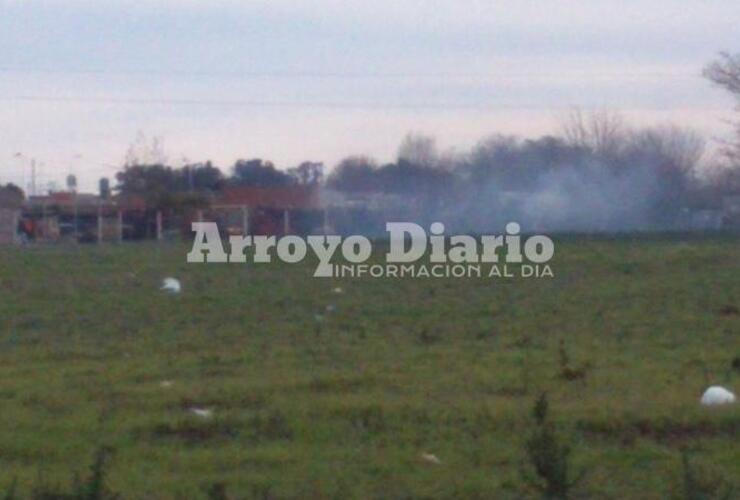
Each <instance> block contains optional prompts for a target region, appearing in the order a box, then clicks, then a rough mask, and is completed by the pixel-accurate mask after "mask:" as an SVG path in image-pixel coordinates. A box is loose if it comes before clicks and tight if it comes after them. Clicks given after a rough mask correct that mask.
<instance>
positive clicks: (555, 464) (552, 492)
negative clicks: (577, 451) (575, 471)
mask: <svg viewBox="0 0 740 500" xmlns="http://www.w3.org/2000/svg"><path fill="white" fill-rule="evenodd" d="M548 406H549V404H548V401H547V394H546V393H543V394H542V395H541V396H540V397H539V398H538V399H537V401H536V403H535V405H534V409H533V410H532V415H533V417H534V427H535V428H534V430H533V432H532V434H531V435H530V437H529V439H527V442H526V452H527V458H528V460H529V463H530V465H531V466H532V468H533V469H534V471H535V473H536V474H537V479H534V478H529V477H525V479H526V480H527V481H528V482H529V484H531V485H532V486H533V487H534V488H535V489H537V490H538V491H539V492H540V493H541V494H542V496H543V498H546V499H551V500H556V499H557V500H566V499H567V498H569V496H570V492H571V490H572V488H573V487H574V486H575V485H576V484H577V482H578V481H580V479H581V478H582V475H581V476H579V477H577V478H576V479H572V478H571V473H570V454H571V448H570V446H569V445H568V444H567V443H564V442H563V441H562V439H561V438H560V437H559V436H558V435H557V432H556V429H555V425H554V424H553V423H552V422H550V421H549V420H548V411H549V408H548Z"/></svg>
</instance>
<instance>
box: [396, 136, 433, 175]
mask: <svg viewBox="0 0 740 500" xmlns="http://www.w3.org/2000/svg"><path fill="white" fill-rule="evenodd" d="M398 160H399V161H407V162H409V163H411V164H413V165H416V166H419V167H436V166H437V162H438V160H439V153H438V152H437V141H436V140H435V139H434V137H431V136H428V135H423V134H413V133H409V134H407V135H406V137H404V139H403V142H401V145H400V146H399V148H398Z"/></svg>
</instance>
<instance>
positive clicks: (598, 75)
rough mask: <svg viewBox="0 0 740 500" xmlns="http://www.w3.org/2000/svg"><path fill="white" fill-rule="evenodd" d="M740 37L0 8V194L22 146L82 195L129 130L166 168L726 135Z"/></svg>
mask: <svg viewBox="0 0 740 500" xmlns="http://www.w3.org/2000/svg"><path fill="white" fill-rule="evenodd" d="M738 25H740V3H739V2H737V1H736V0H714V1H698V0H670V1H669V0H658V1H651V2H645V1H644V0H643V1H633V0H626V1H625V0H621V1H619V0H601V1H599V0H592V1H589V2H583V1H570V0H562V1H549V2H544V1H538V2H533V1H521V0H519V1H507V2H499V1H493V0H486V1H465V0H448V1H445V0H436V1H434V0H427V1H398V0H397V1H388V0H373V1H372V2H370V1H365V2H361V1H355V0H344V1H332V0H313V1H310V0H309V1H301V2H298V1H291V2H289V1H285V0H271V1H250V2H247V1H243V2H236V1H214V0H211V1H202V2H196V1H190V0H178V1H175V0H159V1H157V0H139V1H136V2H134V1H117V2H108V1H103V0H96V1H83V0H80V1H51V0H49V1H36V0H26V1H3V0H0V181H1V182H7V181H14V182H18V183H23V184H24V187H25V185H26V184H27V182H28V167H27V160H26V159H23V158H13V155H14V154H15V153H17V152H22V153H23V154H24V155H25V157H26V158H30V157H36V158H38V160H39V161H40V162H43V164H44V165H43V166H42V167H41V169H40V184H45V183H46V182H48V181H51V180H55V181H58V182H59V181H61V180H62V179H63V178H64V175H66V174H67V173H68V172H69V171H70V170H72V171H74V172H75V173H77V175H78V176H79V177H80V178H81V181H82V185H83V187H86V188H92V187H93V186H94V185H95V183H96V182H97V178H98V177H100V176H101V175H106V174H107V175H110V174H111V173H112V172H114V171H115V165H117V164H120V162H121V160H122V158H123V156H124V153H125V151H126V148H127V146H128V144H129V143H130V142H131V141H132V140H133V138H134V136H135V135H136V134H137V132H139V131H142V132H144V133H146V134H148V135H150V136H155V135H156V136H161V137H163V138H164V143H165V149H166V151H167V153H168V155H169V157H170V159H171V160H172V163H174V164H177V163H178V162H179V161H180V160H181V158H183V157H187V158H189V159H190V160H205V159H212V160H214V161H216V162H217V164H219V165H221V166H227V165H228V164H230V163H231V162H233V160H235V159H236V158H238V157H255V156H260V157H265V158H269V159H272V160H273V161H275V162H276V163H277V164H278V166H280V167H287V166H291V165H292V164H295V163H297V162H299V161H301V160H316V161H325V162H326V163H327V164H328V165H330V166H331V165H333V164H334V163H335V162H336V161H337V160H338V159H340V158H341V157H342V156H344V155H347V154H370V155H373V156H376V157H378V158H379V159H380V160H389V159H391V158H392V156H393V154H394V152H395V148H396V146H397V145H398V143H399V142H400V140H401V138H402V136H403V134H404V133H405V132H407V131H409V130H415V131H420V132H425V133H429V134H432V135H435V136H436V137H437V138H438V140H439V142H440V144H441V145H442V146H443V147H453V146H457V147H468V146H470V145H471V144H473V143H474V142H475V141H476V140H477V139H479V138H480V137H482V136H485V135H488V134H491V133H495V132H504V133H518V134H522V135H536V134H541V133H547V132H552V131H555V130H556V128H557V122H558V119H559V117H561V116H562V115H563V114H564V113H565V112H566V111H567V110H568V108H569V107H572V106H579V107H582V108H591V107H609V108H613V109H619V110H623V111H624V113H625V115H626V116H627V118H629V119H630V120H631V121H633V122H636V123H639V124H651V123H665V122H667V121H674V122H677V123H679V124H683V125H688V126H693V127H695V128H697V129H698V130H699V131H701V132H703V133H705V134H706V135H707V136H712V135H720V134H721V133H722V132H723V129H724V124H723V123H722V118H726V117H728V116H729V111H730V109H731V107H732V101H731V100H730V99H729V98H727V97H726V96H724V95H723V94H722V93H721V91H719V90H717V89H713V88H712V87H711V86H710V85H709V84H708V83H707V82H705V81H704V80H702V79H701V78H700V72H701V68H702V66H703V65H704V64H705V63H706V62H707V61H708V60H709V59H711V58H712V57H713V56H714V55H715V54H716V52H718V51H719V50H722V49H725V50H734V51H737V50H740V46H738V45H739V43H738V28H737V27H738ZM77 155H82V158H75V157H76V156H77ZM72 165H74V166H72ZM104 165H109V166H104ZM110 165H113V166H110Z"/></svg>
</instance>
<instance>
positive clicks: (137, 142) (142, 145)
mask: <svg viewBox="0 0 740 500" xmlns="http://www.w3.org/2000/svg"><path fill="white" fill-rule="evenodd" d="M166 163H167V155H166V154H165V152H164V144H163V141H162V138H161V137H152V138H151V139H150V138H149V137H147V136H146V135H145V134H144V133H143V132H139V133H138V134H136V138H135V139H134V141H133V142H132V143H131V144H130V145H129V147H128V150H127V151H126V157H125V159H124V166H125V167H132V166H134V165H165V164H166Z"/></svg>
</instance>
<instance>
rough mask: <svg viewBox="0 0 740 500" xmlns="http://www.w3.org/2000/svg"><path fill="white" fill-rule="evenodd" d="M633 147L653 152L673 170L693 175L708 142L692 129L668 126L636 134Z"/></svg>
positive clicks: (632, 142)
mask: <svg viewBox="0 0 740 500" xmlns="http://www.w3.org/2000/svg"><path fill="white" fill-rule="evenodd" d="M631 147H632V148H633V149H635V150H637V151H643V152H647V153H650V152H652V153H654V154H655V155H657V156H660V157H661V158H663V159H664V160H665V161H667V163H668V164H669V165H668V166H669V167H670V168H671V169H673V170H675V171H677V172H680V173H682V174H684V175H692V174H693V173H694V171H695V169H696V167H697V165H698V164H699V161H700V160H701V159H702V157H703V156H704V151H705V149H706V141H705V140H704V138H703V137H702V136H701V135H699V133H697V132H696V131H694V130H692V129H688V128H682V127H678V126H675V125H668V126H662V127H654V128H648V129H644V130H640V131H638V132H635V133H634V134H633V135H632V140H631Z"/></svg>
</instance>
